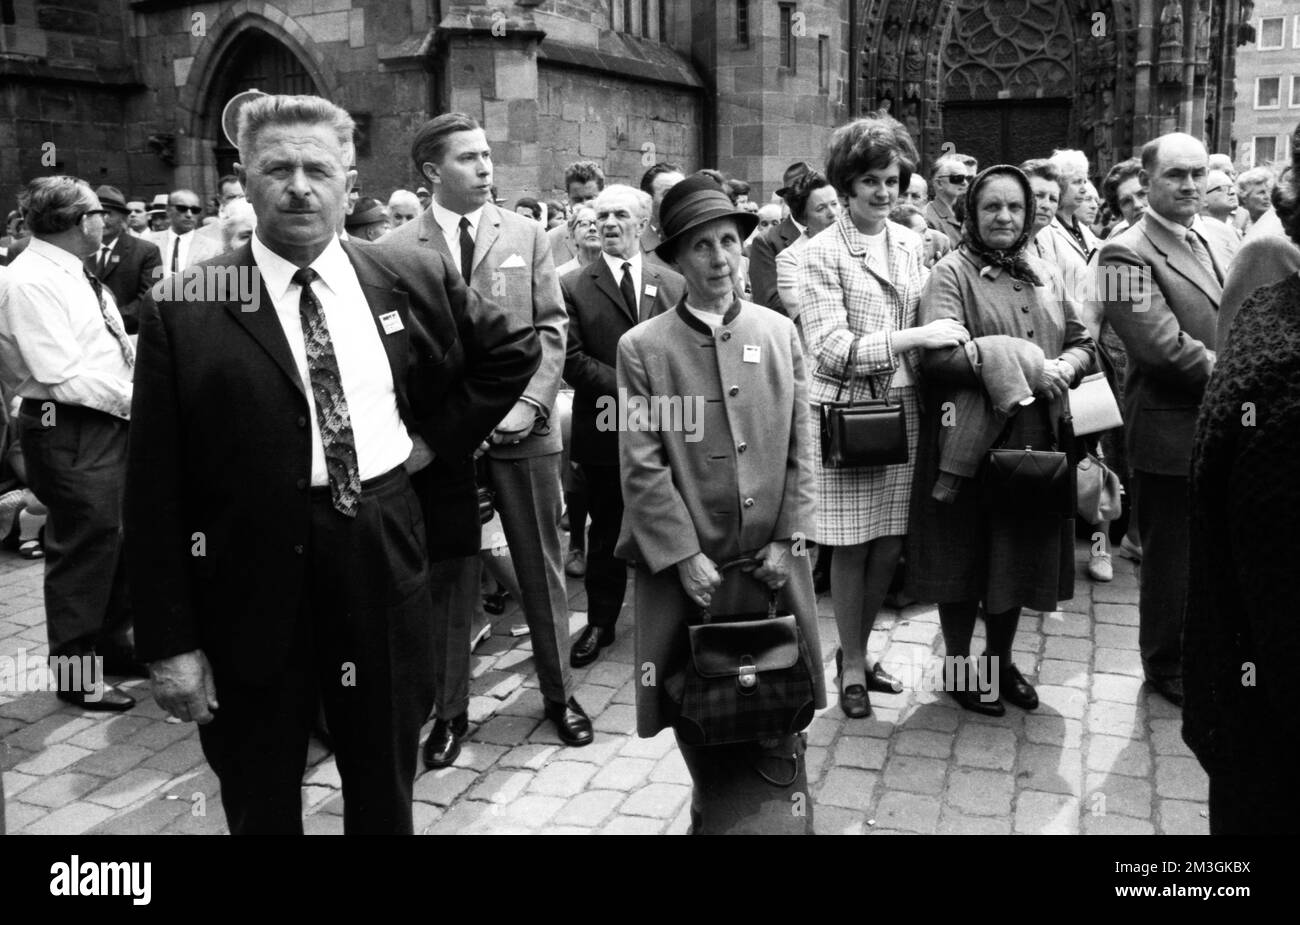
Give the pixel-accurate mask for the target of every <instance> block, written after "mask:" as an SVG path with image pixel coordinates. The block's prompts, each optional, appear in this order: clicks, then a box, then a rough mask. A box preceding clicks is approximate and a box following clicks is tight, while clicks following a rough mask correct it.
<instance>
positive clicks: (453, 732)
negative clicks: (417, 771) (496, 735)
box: [420, 713, 469, 770]
mask: <svg viewBox="0 0 1300 925" xmlns="http://www.w3.org/2000/svg"><path fill="white" fill-rule="evenodd" d="M468 732H469V717H467V716H466V715H465V714H464V713H462V714H461V715H460V716H457V717H455V718H454V719H452V720H450V721H448V720H443V719H438V720H434V722H433V731H431V732H430V733H429V738H428V739H426V740H425V742H424V749H423V750H422V751H421V753H420V754H421V757H422V758H423V759H424V766H425V767H426V768H428V769H430V770H433V769H434V768H445V767H448V766H449V765H450V764H451V763H452V762H453V761H455V760H456V756H457V755H459V754H460V741H461V739H463V738H465V734H466V733H468Z"/></svg>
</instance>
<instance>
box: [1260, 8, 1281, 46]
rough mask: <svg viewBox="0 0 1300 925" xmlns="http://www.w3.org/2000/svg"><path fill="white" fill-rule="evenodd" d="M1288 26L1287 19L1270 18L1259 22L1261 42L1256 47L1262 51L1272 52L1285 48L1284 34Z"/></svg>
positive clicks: (1279, 17)
mask: <svg viewBox="0 0 1300 925" xmlns="http://www.w3.org/2000/svg"><path fill="white" fill-rule="evenodd" d="M1285 26H1286V17H1284V16H1270V17H1268V18H1267V19H1261V20H1260V21H1259V42H1258V44H1257V45H1256V47H1257V48H1259V50H1260V51H1271V50H1273V49H1277V48H1281V47H1283V41H1282V32H1283V29H1284V27H1285Z"/></svg>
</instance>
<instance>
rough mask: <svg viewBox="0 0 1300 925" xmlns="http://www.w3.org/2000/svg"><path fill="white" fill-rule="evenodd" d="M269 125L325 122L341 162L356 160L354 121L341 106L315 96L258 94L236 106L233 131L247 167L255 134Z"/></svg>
mask: <svg viewBox="0 0 1300 925" xmlns="http://www.w3.org/2000/svg"><path fill="white" fill-rule="evenodd" d="M273 125H326V126H328V127H329V128H330V129H331V130H332V131H333V132H334V137H335V138H336V139H337V140H338V143H339V147H340V148H342V149H343V166H344V167H346V168H348V169H351V167H352V165H353V163H354V162H355V161H356V149H355V147H354V146H353V143H352V135H353V133H354V132H355V131H356V127H357V126H356V123H355V122H353V121H352V117H351V116H350V115H348V114H347V111H346V110H344V109H341V108H339V107H338V106H335V105H334V104H333V103H331V102H330V101H329V100H327V99H322V98H321V97H319V96H287V95H283V94H277V95H268V96H259V97H256V98H255V99H253V100H252V101H251V102H248V103H246V104H244V106H243V108H242V109H240V110H239V130H238V131H237V132H236V133H235V135H236V138H237V144H236V147H238V148H239V160H240V162H241V163H242V164H243V165H244V166H245V167H247V166H248V165H249V164H250V163H251V162H252V159H253V152H254V150H255V149H256V147H257V136H258V134H260V133H261V132H262V130H263V129H266V128H268V127H270V126H273Z"/></svg>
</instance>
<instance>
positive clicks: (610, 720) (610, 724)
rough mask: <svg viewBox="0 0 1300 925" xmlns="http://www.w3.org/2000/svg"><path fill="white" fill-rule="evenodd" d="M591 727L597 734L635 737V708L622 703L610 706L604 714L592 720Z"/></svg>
mask: <svg viewBox="0 0 1300 925" xmlns="http://www.w3.org/2000/svg"><path fill="white" fill-rule="evenodd" d="M591 726H592V728H593V729H595V730H596V731H597V732H606V733H612V734H614V735H635V734H636V708H635V707H633V706H629V705H628V704H624V703H614V704H610V705H609V706H608V707H606V708H605V710H604V712H602V713H601V714H600V715H599V716H597V717H596V718H595V719H593V720H592V723H591Z"/></svg>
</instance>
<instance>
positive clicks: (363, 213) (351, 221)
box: [343, 197, 388, 231]
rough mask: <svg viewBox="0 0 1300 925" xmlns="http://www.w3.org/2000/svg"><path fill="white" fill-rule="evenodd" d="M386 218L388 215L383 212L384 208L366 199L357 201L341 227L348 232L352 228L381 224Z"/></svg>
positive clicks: (372, 200) (374, 201)
mask: <svg viewBox="0 0 1300 925" xmlns="http://www.w3.org/2000/svg"><path fill="white" fill-rule="evenodd" d="M386 218H388V213H386V212H385V211H384V207H383V206H382V205H380V204H379V203H378V202H377V201H376V200H374V199H371V198H369V197H366V198H364V199H358V200H357V204H356V205H355V206H353V208H352V214H351V215H349V216H348V217H347V218H345V219H344V220H343V227H344V228H346V229H348V230H349V231H350V230H351V229H353V228H363V227H365V226H366V225H373V224H374V223H375V222H382V221H383V220H384V219H386Z"/></svg>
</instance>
